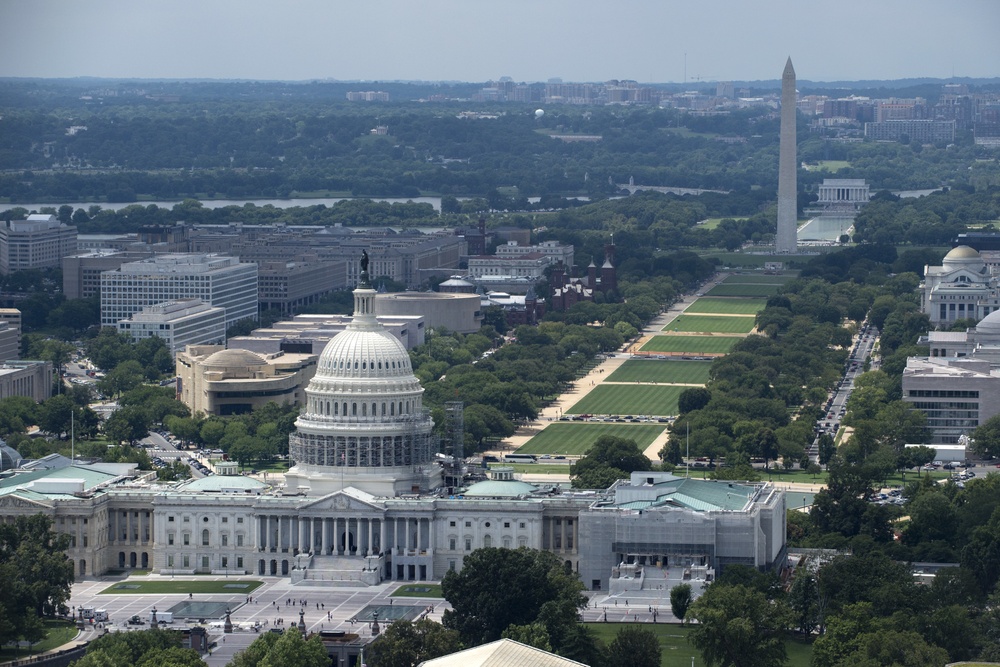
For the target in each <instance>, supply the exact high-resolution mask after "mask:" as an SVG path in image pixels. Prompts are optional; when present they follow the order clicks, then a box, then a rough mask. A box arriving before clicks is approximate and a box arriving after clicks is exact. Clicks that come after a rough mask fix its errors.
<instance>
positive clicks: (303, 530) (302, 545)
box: [296, 517, 309, 553]
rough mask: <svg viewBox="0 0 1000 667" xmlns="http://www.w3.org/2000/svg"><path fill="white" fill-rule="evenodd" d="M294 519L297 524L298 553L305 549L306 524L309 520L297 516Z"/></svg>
mask: <svg viewBox="0 0 1000 667" xmlns="http://www.w3.org/2000/svg"><path fill="white" fill-rule="evenodd" d="M296 521H297V522H298V524H299V553H304V552H305V550H306V549H305V543H306V524H307V523H308V522H309V520H308V519H305V518H303V517H299V518H297V519H296Z"/></svg>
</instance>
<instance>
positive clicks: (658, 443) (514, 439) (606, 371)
mask: <svg viewBox="0 0 1000 667" xmlns="http://www.w3.org/2000/svg"><path fill="white" fill-rule="evenodd" d="M728 275H729V274H726V273H721V274H716V275H715V276H713V277H712V278H710V279H708V280H707V281H706V282H705V283H703V284H702V285H701V286H700V287H698V288H697V289H696V290H695V291H694V292H693V293H691V294H686V295H683V296H682V297H681V299H680V301H678V302H677V303H675V304H674V305H672V306H671V307H670V308H668V309H667V310H665V311H663V312H662V313H660V314H659V315H657V316H656V317H654V318H653V319H652V320H650V321H649V323H648V324H647V325H646V326H645V327H644V328H643V330H642V331H641V332H640V333H639V337H638V339H637V340H636V341H635V342H631V343H627V344H626V345H624V346H623V347H622V349H621V351H619V352H618V353H616V354H614V355H610V354H609V355H608V356H607V358H605V359H604V360H603V361H601V362H600V363H599V364H598V365H597V366H595V367H594V368H592V369H591V370H590V372H589V373H587V374H586V375H585V376H583V377H582V378H579V379H577V380H574V381H573V382H572V383H571V384H570V387H569V389H567V390H566V391H565V392H563V393H562V394H561V395H560V396H559V397H558V398H556V399H555V400H554V401H553V402H552V403H551V404H550V405H548V406H547V407H545V408H543V409H542V410H541V411H540V412H539V413H538V417H537V418H536V419H535V420H534V421H532V422H531V423H529V424H527V425H525V426H523V427H521V428H519V429H518V430H517V432H516V433H514V435H512V436H510V437H509V438H505V439H503V440H502V441H501V442H500V444H499V447H498V448H497V449H495V450H493V451H489V452H485V454H492V455H493V456H497V457H501V456H503V454H504V453H510V452H511V451H513V450H516V449H518V448H519V447H521V446H522V445H524V444H525V443H527V442H528V441H529V440H531V439H532V438H533V437H535V436H536V435H538V433H539V432H540V431H542V430H543V429H544V428H546V427H547V426H549V425H550V424H552V423H553V422H558V421H559V418H560V417H562V416H563V415H564V414H566V411H567V410H571V409H572V408H573V406H574V405H576V404H577V403H578V402H579V401H580V400H581V399H583V397H584V396H586V395H587V394H589V393H590V392H591V391H593V390H594V389H595V388H596V387H598V386H599V385H600V384H601V383H602V382H603V381H604V380H605V379H607V378H608V377H609V376H610V375H611V373H613V372H614V371H616V370H617V369H618V368H619V367H620V366H621V365H622V364H624V363H625V362H626V361H628V360H629V359H630V358H631V356H632V353H633V352H635V351H637V350H638V349H639V348H641V347H642V346H643V345H645V344H646V341H647V340H649V338H650V337H651V336H655V335H657V334H659V333H660V332H661V331H662V330H663V328H664V327H665V326H667V325H668V324H670V323H671V322H673V321H674V320H675V319H676V318H677V316H678V315H680V314H681V313H683V312H684V310H685V309H687V307H688V306H690V305H691V304H692V303H694V302H695V301H696V300H697V299H698V298H699V297H698V295H699V294H701V293H702V292H704V291H705V290H707V289H709V288H710V287H712V286H714V285H717V284H719V283H720V282H722V281H723V280H724V279H725V278H726V277H727V276H728ZM614 384H619V383H614ZM621 384H631V383H621ZM692 386H693V385H692ZM668 437H669V434H668V433H667V429H666V427H664V429H663V433H661V434H660V435H659V436H658V437H657V438H656V440H654V441H653V442H652V443H650V445H649V446H648V447H646V449H645V454H646V456H647V457H649V458H650V459H651V460H653V461H656V460H659V458H660V450H661V449H662V448H663V446H664V445H665V444H666V442H667V439H668ZM559 477H560V478H562V480H563V481H566V480H568V479H569V477H568V475H560V476H559Z"/></svg>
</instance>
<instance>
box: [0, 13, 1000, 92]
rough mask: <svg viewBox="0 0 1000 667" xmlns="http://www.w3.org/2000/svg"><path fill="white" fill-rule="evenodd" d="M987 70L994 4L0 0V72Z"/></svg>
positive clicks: (568, 74)
mask: <svg viewBox="0 0 1000 667" xmlns="http://www.w3.org/2000/svg"><path fill="white" fill-rule="evenodd" d="M685 54H686V60H687V68H686V78H687V80H688V81H694V80H698V79H702V80H757V79H776V78H779V77H780V76H781V70H782V67H783V66H784V63H785V58H786V57H787V56H789V55H791V57H792V60H793V62H794V63H795V69H796V71H797V73H798V76H799V77H800V78H804V79H810V80H814V81H833V80H857V79H898V78H905V77H918V76H929V77H938V78H947V77H950V76H952V75H953V74H954V75H955V76H976V77H987V76H998V75H1000V0H949V1H948V2H942V1H941V0H826V1H823V2H821V1H819V0H494V1H492V2H487V1H485V0H364V1H363V2H361V1H358V0H0V76H25V77H74V76H99V77H129V78H133V77H134V78H240V79H284V80H306V79H326V78H330V79H410V80H413V79H419V80H460V81H486V80H488V79H494V78H498V77H500V76H505V75H506V76H510V77H513V78H514V79H515V80H517V81H544V80H546V79H548V78H550V77H562V78H563V79H564V80H566V81H602V80H606V79H612V78H615V79H636V80H638V81H642V82H671V81H673V82H679V81H683V80H685Z"/></svg>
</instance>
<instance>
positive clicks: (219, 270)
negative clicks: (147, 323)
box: [101, 253, 257, 327]
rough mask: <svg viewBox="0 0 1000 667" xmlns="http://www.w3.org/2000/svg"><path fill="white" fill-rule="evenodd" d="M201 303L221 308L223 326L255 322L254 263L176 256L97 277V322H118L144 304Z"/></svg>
mask: <svg viewBox="0 0 1000 667" xmlns="http://www.w3.org/2000/svg"><path fill="white" fill-rule="evenodd" d="M176 299H201V300H202V301H204V302H205V303H208V304H211V305H213V306H219V307H221V308H225V309H226V326H227V327H229V326H232V325H233V324H234V323H236V322H239V321H240V320H244V319H246V318H254V319H256V318H257V265H256V264H253V263H246V264H241V263H240V261H239V260H238V259H237V258H235V257H225V256H223V255H203V254H197V253H178V254H171V255H157V256H156V257H151V258H149V259H144V260H141V261H138V262H128V263H126V264H122V265H121V266H120V267H119V268H117V269H115V270H113V271H105V272H104V273H102V274H101V324H102V325H104V326H108V327H116V326H118V322H119V321H120V320H123V319H125V318H127V317H129V316H130V315H132V314H133V313H137V312H139V311H140V310H142V309H143V308H145V307H147V306H154V305H156V304H158V303H162V302H164V301H172V300H176Z"/></svg>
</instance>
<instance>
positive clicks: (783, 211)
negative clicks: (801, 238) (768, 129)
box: [774, 58, 798, 253]
mask: <svg viewBox="0 0 1000 667" xmlns="http://www.w3.org/2000/svg"><path fill="white" fill-rule="evenodd" d="M796 102H797V99H796V97H795V69H794V68H793V67H792V59H791V58H789V59H788V62H787V63H785V71H784V72H782V73H781V140H780V144H779V152H778V233H777V235H776V236H775V242H774V246H775V250H776V251H777V252H779V253H794V252H795V251H796V245H797V239H796V230H797V227H798V201H797V200H798V182H797V179H796V178H795V170H796V168H797V167H798V156H797V153H796V146H795V105H796Z"/></svg>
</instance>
